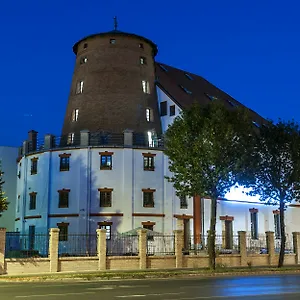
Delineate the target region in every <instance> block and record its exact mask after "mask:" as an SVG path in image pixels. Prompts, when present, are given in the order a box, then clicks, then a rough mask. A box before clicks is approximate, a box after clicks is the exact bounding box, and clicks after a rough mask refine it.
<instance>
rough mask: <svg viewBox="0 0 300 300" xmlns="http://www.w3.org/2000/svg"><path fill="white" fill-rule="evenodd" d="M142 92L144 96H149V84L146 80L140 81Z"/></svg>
mask: <svg viewBox="0 0 300 300" xmlns="http://www.w3.org/2000/svg"><path fill="white" fill-rule="evenodd" d="M142 91H143V93H144V94H148V95H150V94H151V91H150V83H149V81H148V80H142Z"/></svg>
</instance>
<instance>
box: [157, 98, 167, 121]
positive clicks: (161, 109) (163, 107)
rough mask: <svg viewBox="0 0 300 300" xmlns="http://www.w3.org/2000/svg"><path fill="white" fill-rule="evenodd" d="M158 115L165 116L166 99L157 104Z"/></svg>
mask: <svg viewBox="0 0 300 300" xmlns="http://www.w3.org/2000/svg"><path fill="white" fill-rule="evenodd" d="M159 108H160V116H161V117H163V116H166V115H167V114H168V101H162V102H160V104H159Z"/></svg>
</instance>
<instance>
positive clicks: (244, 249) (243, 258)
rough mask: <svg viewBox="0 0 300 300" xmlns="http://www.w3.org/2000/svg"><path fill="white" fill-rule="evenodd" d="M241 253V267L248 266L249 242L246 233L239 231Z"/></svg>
mask: <svg viewBox="0 0 300 300" xmlns="http://www.w3.org/2000/svg"><path fill="white" fill-rule="evenodd" d="M238 235H239V251H240V256H241V266H247V241H246V231H238Z"/></svg>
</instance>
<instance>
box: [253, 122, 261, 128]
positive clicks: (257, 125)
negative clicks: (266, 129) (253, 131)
mask: <svg viewBox="0 0 300 300" xmlns="http://www.w3.org/2000/svg"><path fill="white" fill-rule="evenodd" d="M252 123H253V125H254V126H255V127H257V128H259V127H260V125H259V124H258V123H257V122H255V121H252Z"/></svg>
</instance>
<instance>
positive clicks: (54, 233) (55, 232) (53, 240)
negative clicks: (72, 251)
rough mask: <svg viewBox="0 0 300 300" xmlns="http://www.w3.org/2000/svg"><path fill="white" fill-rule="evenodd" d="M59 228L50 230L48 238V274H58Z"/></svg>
mask: <svg viewBox="0 0 300 300" xmlns="http://www.w3.org/2000/svg"><path fill="white" fill-rule="evenodd" d="M58 244H59V228H51V229H50V236H49V258H50V272H51V273H52V272H58Z"/></svg>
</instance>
